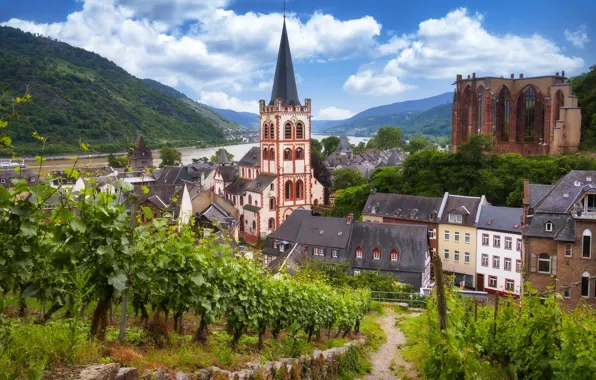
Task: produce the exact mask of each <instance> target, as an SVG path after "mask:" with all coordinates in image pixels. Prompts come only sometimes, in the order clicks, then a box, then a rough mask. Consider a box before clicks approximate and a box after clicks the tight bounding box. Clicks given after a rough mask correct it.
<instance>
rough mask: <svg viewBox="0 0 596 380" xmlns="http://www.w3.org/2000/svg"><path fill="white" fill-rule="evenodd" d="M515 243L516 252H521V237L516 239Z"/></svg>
mask: <svg viewBox="0 0 596 380" xmlns="http://www.w3.org/2000/svg"><path fill="white" fill-rule="evenodd" d="M515 244H516V247H515V248H516V249H517V251H518V252H521V248H522V239H517V241H516V243H515Z"/></svg>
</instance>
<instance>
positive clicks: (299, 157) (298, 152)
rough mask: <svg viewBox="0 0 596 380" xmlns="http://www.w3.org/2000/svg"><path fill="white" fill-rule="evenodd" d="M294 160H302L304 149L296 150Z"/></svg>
mask: <svg viewBox="0 0 596 380" xmlns="http://www.w3.org/2000/svg"><path fill="white" fill-rule="evenodd" d="M296 159H297V160H304V149H302V148H296Z"/></svg>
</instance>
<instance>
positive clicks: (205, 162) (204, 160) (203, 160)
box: [192, 157, 209, 164]
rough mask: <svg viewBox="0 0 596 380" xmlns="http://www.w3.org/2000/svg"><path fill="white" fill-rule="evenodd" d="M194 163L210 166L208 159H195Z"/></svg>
mask: <svg viewBox="0 0 596 380" xmlns="http://www.w3.org/2000/svg"><path fill="white" fill-rule="evenodd" d="M192 163H193V164H208V163H209V158H207V157H201V158H193V159H192Z"/></svg>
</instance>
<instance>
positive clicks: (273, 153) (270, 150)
mask: <svg viewBox="0 0 596 380" xmlns="http://www.w3.org/2000/svg"><path fill="white" fill-rule="evenodd" d="M269 160H271V161H275V149H273V148H271V149H269Z"/></svg>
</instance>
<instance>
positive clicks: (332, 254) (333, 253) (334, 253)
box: [331, 249, 338, 258]
mask: <svg viewBox="0 0 596 380" xmlns="http://www.w3.org/2000/svg"><path fill="white" fill-rule="evenodd" d="M337 256H338V250H337V249H332V250H331V257H333V258H337Z"/></svg>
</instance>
